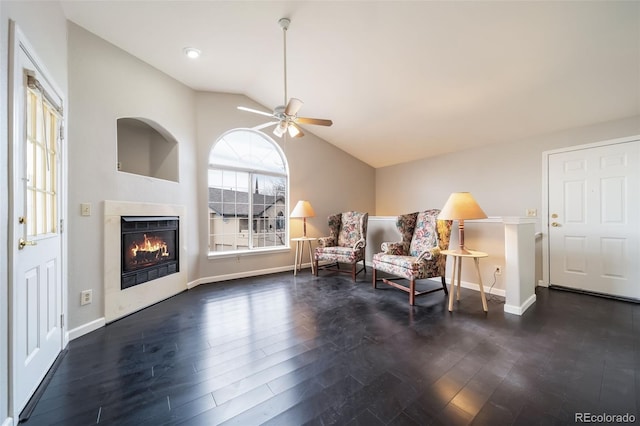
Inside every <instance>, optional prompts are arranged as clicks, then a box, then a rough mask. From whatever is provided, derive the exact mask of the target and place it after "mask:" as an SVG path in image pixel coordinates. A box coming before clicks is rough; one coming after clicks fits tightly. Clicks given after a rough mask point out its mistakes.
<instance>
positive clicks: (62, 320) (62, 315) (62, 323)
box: [60, 314, 64, 328]
mask: <svg viewBox="0 0 640 426" xmlns="http://www.w3.org/2000/svg"><path fill="white" fill-rule="evenodd" d="M60 328H64V314H60Z"/></svg>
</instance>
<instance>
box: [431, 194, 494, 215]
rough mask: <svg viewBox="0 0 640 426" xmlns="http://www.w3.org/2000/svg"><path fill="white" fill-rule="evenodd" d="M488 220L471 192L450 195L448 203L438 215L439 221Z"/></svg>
mask: <svg viewBox="0 0 640 426" xmlns="http://www.w3.org/2000/svg"><path fill="white" fill-rule="evenodd" d="M486 218H487V214H486V213H485V212H484V211H483V210H482V209H481V208H480V206H479V205H478V203H477V202H476V200H475V199H474V198H473V195H471V193H470V192H454V193H452V194H451V195H449V199H448V200H447V203H446V204H445V205H444V207H443V208H442V210H440V214H439V215H438V219H444V220H461V219H462V220H466V219H486Z"/></svg>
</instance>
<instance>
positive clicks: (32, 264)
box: [9, 28, 63, 418]
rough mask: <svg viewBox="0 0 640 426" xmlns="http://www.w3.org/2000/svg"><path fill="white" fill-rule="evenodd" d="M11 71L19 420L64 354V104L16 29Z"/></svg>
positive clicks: (14, 374) (14, 380)
mask: <svg viewBox="0 0 640 426" xmlns="http://www.w3.org/2000/svg"><path fill="white" fill-rule="evenodd" d="M13 37H14V39H13V40H14V42H13V44H12V46H13V49H12V56H11V57H12V67H11V70H12V71H11V88H12V96H11V111H12V112H11V115H12V117H11V136H10V150H11V157H10V162H11V173H10V175H11V195H10V199H11V207H10V214H11V216H10V219H9V222H10V228H11V229H10V234H9V235H10V236H11V247H10V250H9V251H10V254H11V299H10V307H11V316H12V320H13V321H12V324H11V345H12V350H11V354H12V358H11V387H12V393H13V398H12V401H13V403H12V407H11V408H12V412H13V416H14V418H17V416H18V415H19V414H20V411H21V410H22V409H23V408H24V406H25V404H26V403H27V402H28V401H29V398H30V397H31V396H32V394H33V393H34V391H35V390H36V389H37V387H38V385H39V384H40V382H41V381H42V379H43V378H44V376H45V375H46V373H47V371H48V370H49V368H50V367H51V365H52V364H53V362H54V361H55V359H56V357H57V356H58V354H59V353H60V351H61V350H62V344H63V340H62V337H63V327H62V324H61V321H62V318H61V314H62V261H61V259H62V256H61V252H62V247H61V236H60V212H61V198H62V197H61V186H62V185H61V169H62V167H61V164H62V159H61V153H62V151H61V138H60V134H61V123H62V112H61V111H62V108H61V107H62V99H61V98H60V97H59V96H58V95H57V93H58V92H57V91H56V90H55V89H54V88H53V87H52V86H51V84H50V83H49V80H48V79H47V77H46V76H45V75H43V71H42V68H41V65H40V64H39V63H38V61H37V60H36V59H35V56H34V53H33V51H31V49H30V48H29V47H28V46H27V43H26V41H25V40H24V37H23V36H22V35H21V34H20V33H19V31H17V29H15V28H14V32H13Z"/></svg>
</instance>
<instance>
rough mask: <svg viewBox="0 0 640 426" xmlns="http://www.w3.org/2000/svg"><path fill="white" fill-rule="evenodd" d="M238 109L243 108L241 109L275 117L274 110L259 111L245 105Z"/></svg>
mask: <svg viewBox="0 0 640 426" xmlns="http://www.w3.org/2000/svg"><path fill="white" fill-rule="evenodd" d="M238 109H239V110H241V111H247V112H252V113H254V114H260V115H264V116H267V117H273V113H272V112H264V111H259V110H257V109H253V108H247V107H243V106H239V107H238Z"/></svg>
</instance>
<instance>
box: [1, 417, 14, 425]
mask: <svg viewBox="0 0 640 426" xmlns="http://www.w3.org/2000/svg"><path fill="white" fill-rule="evenodd" d="M2 426H13V417H7V418H6V419H4V422H2Z"/></svg>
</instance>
